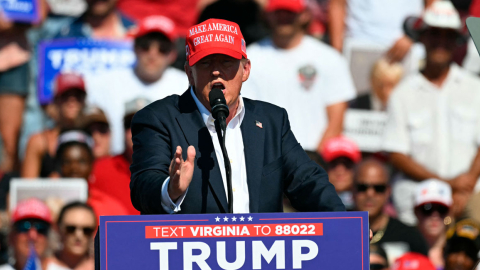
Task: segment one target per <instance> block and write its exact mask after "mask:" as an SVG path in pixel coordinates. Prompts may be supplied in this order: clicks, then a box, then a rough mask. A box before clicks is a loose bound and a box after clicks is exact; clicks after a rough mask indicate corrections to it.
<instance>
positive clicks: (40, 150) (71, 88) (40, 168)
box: [21, 73, 86, 178]
mask: <svg viewBox="0 0 480 270" xmlns="http://www.w3.org/2000/svg"><path fill="white" fill-rule="evenodd" d="M54 90H55V98H54V103H53V109H54V111H55V113H54V114H53V115H51V116H52V117H53V118H54V119H55V121H56V126H55V127H54V128H52V129H48V130H45V131H43V132H40V133H37V134H34V135H32V136H31V137H30V139H29V141H28V144H27V149H26V152H25V159H24V161H23V166H22V170H21V176H22V177H25V178H36V177H49V176H50V175H51V174H52V172H53V171H54V170H55V152H56V150H57V142H58V136H59V134H60V131H61V130H63V129H71V128H75V127H76V126H78V125H79V124H80V119H81V117H82V110H83V108H84V107H85V98H86V90H85V82H84V80H83V77H82V76H81V75H78V74H76V73H61V74H59V75H58V76H57V77H56V80H55V85H54Z"/></svg>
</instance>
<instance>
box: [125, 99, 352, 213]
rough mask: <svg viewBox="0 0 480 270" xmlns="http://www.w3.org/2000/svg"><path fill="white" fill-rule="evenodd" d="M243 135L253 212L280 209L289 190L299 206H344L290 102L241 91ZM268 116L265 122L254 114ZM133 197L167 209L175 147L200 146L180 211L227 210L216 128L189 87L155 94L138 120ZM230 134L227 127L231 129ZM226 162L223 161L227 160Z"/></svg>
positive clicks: (150, 207) (145, 208) (142, 205)
mask: <svg viewBox="0 0 480 270" xmlns="http://www.w3.org/2000/svg"><path fill="white" fill-rule="evenodd" d="M243 100H244V105H245V110H246V111H245V117H244V119H243V122H242V124H241V126H240V128H241V131H242V136H243V144H244V153H245V163H246V171H247V184H248V192H249V200H250V212H251V213H257V212H282V211H283V206H282V201H283V193H285V194H286V195H287V196H288V198H289V199H290V200H291V203H292V205H293V207H295V208H296V209H297V210H299V211H345V207H344V205H343V204H342V202H341V200H340V198H339V197H338V196H337V194H336V192H335V189H334V187H333V185H332V184H330V182H328V176H327V174H326V172H325V171H324V170H323V169H322V168H321V167H320V166H318V165H317V164H316V163H315V162H313V161H312V160H310V158H309V157H308V156H307V154H306V153H305V151H304V150H303V149H302V147H301V146H300V144H299V143H298V142H297V140H296V139H295V136H294V135H293V133H292V131H291V130H290V123H289V121H288V116H287V112H286V111H285V109H283V108H280V107H277V106H274V105H272V104H269V103H265V102H260V101H254V100H250V99H247V98H243ZM257 121H258V122H260V123H262V126H263V127H262V128H260V127H258V126H257V125H256V122H257ZM132 134H133V163H132V165H131V167H130V170H131V172H132V176H131V182H130V189H131V199H132V203H133V205H134V206H135V208H136V209H138V210H139V211H140V212H142V213H143V214H161V213H165V211H164V210H163V208H162V206H161V187H162V184H163V182H164V181H165V179H166V178H167V177H168V176H169V173H168V168H169V166H170V162H171V160H172V158H173V156H174V153H175V150H176V147H177V146H178V145H180V146H181V147H182V149H183V150H184V151H183V158H184V159H186V152H187V151H186V149H187V147H188V146H189V145H193V146H194V147H195V150H196V157H195V169H194V173H193V179H192V182H191V184H190V186H189V188H188V191H187V195H186V197H185V199H184V201H183V203H182V205H181V211H180V212H179V213H189V214H198V213H225V212H226V211H228V204H227V197H226V194H225V189H224V185H223V180H222V176H221V173H220V169H219V167H218V166H219V164H218V162H217V158H216V155H215V151H214V146H213V143H212V139H211V136H210V133H209V131H208V129H207V127H206V126H205V123H204V121H203V118H202V116H201V114H200V111H199V110H198V108H197V105H196V104H195V101H194V100H193V97H192V96H191V94H190V91H189V90H187V91H186V92H185V93H184V94H183V95H182V96H178V95H173V96H169V97H167V98H164V99H162V100H159V101H156V102H154V103H152V104H150V105H148V106H147V107H145V108H144V109H142V110H140V111H139V112H137V113H136V114H135V116H134V118H133V121H132ZM227 136H228V133H227ZM222 166H223V164H222Z"/></svg>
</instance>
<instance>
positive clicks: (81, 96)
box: [58, 88, 86, 103]
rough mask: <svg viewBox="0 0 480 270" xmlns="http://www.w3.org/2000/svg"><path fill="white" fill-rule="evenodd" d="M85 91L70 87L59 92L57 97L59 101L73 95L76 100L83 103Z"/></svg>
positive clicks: (63, 100) (64, 100)
mask: <svg viewBox="0 0 480 270" xmlns="http://www.w3.org/2000/svg"><path fill="white" fill-rule="evenodd" d="M85 96H86V94H85V91H82V90H79V89H75V88H73V89H70V90H67V91H66V92H64V93H63V94H61V95H60V96H59V97H58V98H59V100H60V102H62V103H63V102H66V101H67V100H68V99H70V97H74V98H75V99H76V100H77V101H78V102H80V103H84V102H85Z"/></svg>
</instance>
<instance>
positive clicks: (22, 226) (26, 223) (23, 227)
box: [15, 220, 50, 235]
mask: <svg viewBox="0 0 480 270" xmlns="http://www.w3.org/2000/svg"><path fill="white" fill-rule="evenodd" d="M32 228H34V229H35V230H36V231H37V232H38V233H39V234H42V235H47V234H48V230H49V229H50V225H49V224H48V223H46V222H44V221H31V220H22V221H19V222H17V223H15V230H16V231H17V232H19V233H27V232H28V231H30V230H31V229H32Z"/></svg>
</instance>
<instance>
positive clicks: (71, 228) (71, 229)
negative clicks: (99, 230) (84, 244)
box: [65, 225, 95, 237]
mask: <svg viewBox="0 0 480 270" xmlns="http://www.w3.org/2000/svg"><path fill="white" fill-rule="evenodd" d="M77 230H80V231H82V232H83V234H84V235H85V236H87V237H88V236H91V235H92V234H93V232H94V231H95V228H92V227H81V226H74V225H66V226H65V231H66V232H67V233H68V234H74V233H75V232H76V231H77Z"/></svg>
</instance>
